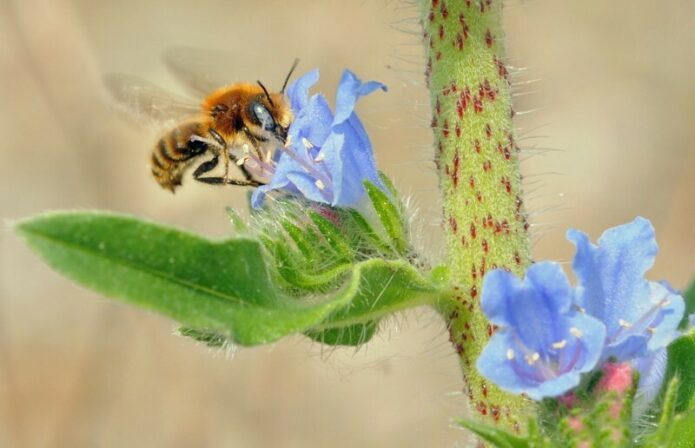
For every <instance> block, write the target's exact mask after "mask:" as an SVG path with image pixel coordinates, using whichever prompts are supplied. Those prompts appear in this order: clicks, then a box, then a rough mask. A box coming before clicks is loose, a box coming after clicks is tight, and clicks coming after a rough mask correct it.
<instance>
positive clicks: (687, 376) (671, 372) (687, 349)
mask: <svg viewBox="0 0 695 448" xmlns="http://www.w3.org/2000/svg"><path fill="white" fill-rule="evenodd" d="M693 366H695V331H691V332H689V333H687V334H685V335H683V336H681V337H680V338H678V339H676V340H675V341H673V342H672V343H671V345H669V346H668V366H667V368H666V376H665V380H664V384H669V382H670V381H671V379H672V378H678V381H679V383H680V385H679V387H678V392H677V394H676V398H675V400H676V401H675V411H676V412H683V411H684V410H685V409H686V408H687V406H688V403H689V402H690V401H691V399H692V398H693V393H695V368H693Z"/></svg>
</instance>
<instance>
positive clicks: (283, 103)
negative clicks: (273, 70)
mask: <svg viewBox="0 0 695 448" xmlns="http://www.w3.org/2000/svg"><path fill="white" fill-rule="evenodd" d="M270 98H271V99H272V104H271V103H270V101H268V99H267V98H266V96H265V93H264V92H263V89H262V88H261V86H259V85H258V84H251V83H236V84H230V85H229V86H225V87H221V88H219V89H217V90H215V91H214V92H212V93H211V94H210V95H208V96H207V97H206V98H205V99H204V100H203V103H202V108H203V113H204V115H205V116H206V117H211V123H210V125H211V127H213V128H214V129H215V130H216V131H217V132H219V133H220V134H221V135H222V136H223V137H225V138H227V139H230V140H232V139H234V137H235V136H236V134H237V133H238V131H239V129H240V128H241V127H242V126H246V127H247V128H249V129H250V130H251V131H252V132H254V134H260V133H261V132H260V131H259V130H258V126H256V125H255V124H254V123H253V121H252V120H251V117H250V116H249V109H248V105H249V104H250V103H251V102H252V101H253V100H256V99H257V100H260V101H261V102H262V103H263V105H264V106H265V107H266V108H267V109H268V111H269V112H270V113H271V114H272V115H273V118H274V119H275V122H276V123H278V124H279V125H280V126H282V127H285V128H286V127H288V126H289V125H290V122H291V121H292V111H291V110H290V106H289V104H288V103H287V100H286V99H285V96H284V95H283V94H282V93H271V94H270Z"/></svg>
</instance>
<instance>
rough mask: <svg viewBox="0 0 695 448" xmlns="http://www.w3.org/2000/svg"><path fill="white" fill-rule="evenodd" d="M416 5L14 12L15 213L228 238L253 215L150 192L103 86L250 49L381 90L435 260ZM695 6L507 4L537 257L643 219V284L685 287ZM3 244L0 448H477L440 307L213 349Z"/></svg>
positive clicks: (204, 194)
mask: <svg viewBox="0 0 695 448" xmlns="http://www.w3.org/2000/svg"><path fill="white" fill-rule="evenodd" d="M415 16H416V12H415V10H414V8H413V7H412V5H410V4H409V3H406V2H398V1H387V0H379V1H372V2H366V1H358V0H356V1H337V0H330V1H321V2H318V1H317V2H309V1H291V2H288V1H264V2H253V1H241V0H224V1H223V0H210V1H201V2H191V1H190V0H187V1H183V0H147V1H145V0H122V1H119V2H107V1H94V0H52V1H49V0H2V1H0V42H1V44H0V98H1V100H0V151H1V154H2V160H1V161H0V182H2V187H1V188H0V203H1V207H2V218H3V219H4V220H5V222H6V223H11V222H12V220H15V219H18V218H21V217H26V216H29V215H32V214H36V213H39V212H41V211H43V210H48V209H64V208H103V209H112V210H118V211H121V212H127V213H131V214H137V215H140V216H146V217H148V218H151V219H155V220H157V221H161V222H165V223H170V224H174V225H178V226H180V227H183V228H187V229H191V230H195V231H198V232H202V233H204V234H207V235H211V236H219V237H221V236H224V235H225V234H227V233H228V231H229V229H228V224H227V222H226V220H225V215H224V212H223V208H224V206H226V205H232V206H235V207H237V208H243V207H244V192H243V191H242V190H235V189H223V188H212V187H205V186H202V185H196V184H194V183H192V182H190V181H189V182H188V183H187V185H184V188H182V189H181V190H180V191H179V192H178V193H177V194H176V195H175V196H174V195H171V194H170V193H168V192H166V191H164V190H162V189H160V188H159V187H158V186H157V185H156V184H155V183H154V182H153V181H152V179H151V178H150V177H149V169H148V166H147V162H146V161H147V155H148V151H149V150H150V145H151V144H152V142H153V141H154V140H153V138H154V135H153V134H152V132H151V131H150V130H147V129H144V130H143V129H138V128H135V127H132V126H131V125H130V124H129V123H128V122H126V121H124V120H123V119H122V118H121V117H120V116H119V115H118V114H116V113H115V112H113V110H112V108H111V106H110V105H109V103H108V99H107V95H106V94H105V92H104V91H103V90H102V87H101V84H100V78H101V75H102V74H103V73H105V72H126V73H132V74H137V75H139V76H142V77H145V78H148V79H150V80H152V81H154V82H156V83H158V84H161V85H164V86H167V87H169V88H172V89H176V88H177V85H176V84H175V83H174V81H173V78H172V77H171V76H170V75H169V74H168V73H167V72H166V69H165V68H164V66H163V64H162V63H161V61H160V58H159V56H160V55H161V53H162V51H163V50H164V49H166V48H167V47H171V46H175V45H193V46H198V47H208V48H226V49H230V50H232V51H236V50H240V49H242V48H245V49H246V51H248V52H251V53H256V54H260V55H262V56H264V58H265V59H266V60H268V61H270V62H271V64H277V68H276V74H275V78H274V79H273V80H267V81H268V83H270V84H273V83H275V85H276V84H277V83H279V82H280V80H281V79H282V77H283V76H284V74H285V72H286V70H287V68H288V64H289V62H290V61H291V60H292V58H293V57H294V56H297V57H300V58H301V59H302V66H301V69H304V70H306V69H308V68H311V67H313V66H318V67H320V68H321V69H322V81H321V84H320V87H321V88H322V89H323V90H324V91H325V92H326V93H331V94H332V92H333V87H334V86H335V84H336V82H337V80H338V77H339V75H340V72H341V70H342V69H343V67H350V68H352V69H353V70H355V71H356V72H357V73H358V74H360V75H361V76H363V77H364V78H371V79H378V80H381V81H383V82H385V83H386V84H388V85H389V87H390V91H389V93H388V94H387V95H383V94H375V95H373V96H372V97H370V98H368V99H366V100H364V102H363V103H361V105H360V110H361V115H362V117H363V119H364V120H365V122H366V124H367V126H368V128H369V130H370V132H371V135H372V138H373V143H374V146H375V149H376V153H377V158H378V159H379V161H380V163H381V166H382V167H383V169H384V170H385V171H386V172H387V173H388V174H390V175H391V176H392V177H393V178H394V179H395V181H396V184H397V185H398V186H399V187H400V188H401V189H402V190H403V191H404V192H406V193H407V194H409V195H410V196H412V198H413V201H414V204H415V206H416V207H417V208H419V213H420V218H421V220H422V222H423V224H422V225H421V226H419V227H418V229H417V234H418V237H419V238H420V240H419V244H420V245H421V246H422V247H428V249H427V251H428V253H429V255H430V256H432V257H437V256H438V255H439V254H438V253H437V252H438V250H439V249H436V248H438V247H441V246H439V241H438V239H437V235H438V233H439V230H438V225H439V224H438V220H437V218H436V216H438V210H439V206H438V205H437V191H436V179H435V176H434V172H433V168H432V164H431V163H429V160H430V158H431V149H430V147H429V144H430V141H431V134H430V130H429V129H428V128H427V123H428V121H429V120H428V110H427V107H426V104H427V102H428V99H427V98H428V97H427V92H426V91H425V90H424V88H423V87H422V85H421V81H422V75H421V74H422V71H423V66H422V57H421V48H420V46H419V43H418V40H417V37H416V36H414V35H412V34H408V31H413V30H417V26H416V23H415V22H414V20H413V19H414V17H415ZM694 17H695V2H692V1H690V0H681V1H678V0H669V1H660V2H655V1H650V0H639V1H637V0H619V1H612V2H605V1H602V0H585V1H582V2H559V1H556V0H537V1H529V2H523V3H522V2H519V1H512V2H509V3H508V8H507V11H506V29H507V42H508V48H509V56H510V63H511V65H513V66H515V67H519V68H524V69H525V71H524V72H523V75H522V76H520V77H518V79H519V81H521V82H524V83H525V84H522V85H520V86H518V88H517V93H518V94H519V95H518V96H517V97H516V98H517V105H516V108H517V110H519V111H523V110H529V109H538V110H536V111H534V112H532V113H528V114H520V115H519V119H518V121H517V125H518V126H519V128H520V130H519V135H520V137H523V139H522V143H523V144H524V146H525V148H527V151H526V152H525V153H524V161H523V169H524V173H525V175H526V187H527V191H528V192H529V197H530V199H529V201H528V202H527V203H528V205H529V209H530V211H531V213H532V214H533V219H532V221H533V223H534V227H533V235H534V241H535V249H534V251H535V256H536V258H538V259H541V258H543V259H548V258H549V259H556V260H561V261H567V260H569V259H570V257H571V256H572V247H571V245H570V244H569V243H567V242H566V241H565V239H564V231H565V229H566V228H567V227H570V226H574V227H578V228H581V229H584V230H586V231H589V232H590V233H591V234H592V236H593V237H594V238H596V237H597V236H598V234H599V233H600V231H601V230H603V229H605V228H607V227H609V226H613V225H617V224H620V223H624V222H627V221H629V220H631V219H632V218H633V217H634V216H635V215H638V214H640V215H644V216H646V217H648V218H650V219H651V220H652V222H653V223H654V225H655V226H656V228H657V235H658V239H659V242H660V246H661V254H660V257H659V258H658V260H657V265H656V266H655V268H654V269H653V270H652V272H651V273H650V276H651V278H652V279H659V278H668V279H669V280H670V281H671V283H672V284H673V285H674V286H676V287H684V286H685V285H686V284H687V283H688V281H689V280H690V278H691V276H692V275H693V273H694V272H695V269H693V268H694V267H695V265H694V263H693V253H694V252H695V236H693V232H692V228H693V224H695V209H694V207H693V204H692V199H691V198H692V195H693V193H695V180H694V177H693V176H692V172H693V170H694V169H695V126H693V123H694V117H695V85H694V81H693V80H694V79H695V19H694ZM235 63H236V64H238V65H240V66H242V67H245V68H246V69H248V68H249V67H248V63H246V64H245V61H244V60H239V61H236V62H235ZM271 66H272V65H271ZM231 67H232V70H233V69H234V68H233V67H234V64H232V65H231ZM231 76H234V73H231ZM535 80H540V81H539V82H533V81H535ZM264 81H266V80H265V79H264ZM1 237H2V240H1V244H2V265H1V266H2V284H1V286H2V289H1V290H0V293H1V294H2V296H1V297H0V447H97V446H98V447H121V446H147V447H189V446H205V447H231V446H234V447H237V446H238V447H322V446H334V447H354V446H368V447H400V448H404V447H425V446H433V447H440V446H441V447H458V446H467V444H468V443H469V442H467V441H466V439H465V435H464V433H463V432H462V431H461V430H458V429H456V428H454V426H453V425H452V424H451V422H450V418H452V417H456V416H457V415H460V414H461V413H463V412H464V401H463V398H462V397H461V395H460V394H459V393H458V391H459V389H460V379H459V374H458V366H457V362H456V359H455V357H454V356H453V351H452V350H451V349H450V347H449V345H448V343H447V341H446V335H445V331H444V328H443V325H442V323H441V322H440V321H439V320H438V318H437V317H436V316H435V315H433V314H432V313H431V312H429V311H427V310H417V311H414V312H411V313H408V314H406V315H404V316H400V317H398V318H397V319H393V320H392V321H390V322H388V323H387V324H386V325H384V328H383V330H382V332H381V335H380V336H379V337H377V338H376V339H375V340H374V341H373V342H371V343H370V344H368V345H367V346H366V347H363V348H361V349H360V350H358V351H355V350H352V349H336V350H328V351H326V350H322V349H321V347H320V346H317V345H316V344H314V343H311V342H309V341H307V340H305V339H303V338H301V337H295V338H290V339H288V340H286V341H283V342H281V343H277V344H275V345H273V346H270V347H262V348H256V349H245V350H240V351H238V352H236V354H232V353H223V352H216V351H209V350H207V349H206V348H204V347H202V346H200V345H197V344H195V343H193V342H191V341H189V340H186V339H183V338H180V337H177V336H174V335H173V334H172V332H173V329H174V328H175V325H174V324H173V323H172V322H170V321H168V320H166V319H164V318H161V317H158V316H155V315H151V314H147V313H144V312H141V311H139V310H135V309H131V308H129V307H126V306H123V305H121V304H117V303H112V302H109V301H107V300H105V299H103V298H101V297H99V296H97V295H96V294H94V293H91V292H89V291H86V290H84V289H82V288H79V287H77V286H74V285H72V284H70V283H69V282H67V281H66V280H65V279H63V278H61V277H59V276H58V275H57V274H54V273H53V272H51V271H50V270H49V269H48V268H47V267H45V266H44V265H42V264H41V263H40V262H39V261H38V260H37V259H36V258H35V257H34V256H33V255H32V254H31V253H30V252H29V251H28V250H27V249H26V248H25V247H24V246H23V245H22V244H21V243H20V242H19V241H18V240H17V238H16V237H15V236H14V235H12V233H11V231H10V230H9V229H7V228H6V229H5V230H4V231H3V232H2V234H1ZM433 248H434V249H433Z"/></svg>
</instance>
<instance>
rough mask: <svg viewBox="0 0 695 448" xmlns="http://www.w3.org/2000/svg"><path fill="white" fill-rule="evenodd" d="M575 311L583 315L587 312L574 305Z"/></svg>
mask: <svg viewBox="0 0 695 448" xmlns="http://www.w3.org/2000/svg"><path fill="white" fill-rule="evenodd" d="M574 309H575V310H577V311H578V312H580V313H582V314H586V310H585V309H584V308H582V307H581V306H579V305H577V304H575V305H574Z"/></svg>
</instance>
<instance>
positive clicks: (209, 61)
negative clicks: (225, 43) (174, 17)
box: [163, 47, 292, 96]
mask: <svg viewBox="0 0 695 448" xmlns="http://www.w3.org/2000/svg"><path fill="white" fill-rule="evenodd" d="M163 58H164V63H165V64H166V66H167V67H168V68H169V70H170V71H171V73H172V74H173V75H174V76H176V78H177V79H178V80H179V81H181V82H182V83H183V84H184V85H185V86H186V87H187V88H188V89H190V90H191V91H192V92H194V93H196V94H198V95H203V96H206V95H208V94H210V92H212V91H214V90H215V89H218V88H220V87H224V86H226V85H229V84H232V83H235V82H251V83H253V82H255V81H256V80H261V81H263V82H264V83H265V84H266V85H267V86H268V88H269V89H270V90H271V91H278V90H280V88H281V87H282V81H283V79H284V76H285V74H286V71H287V70H289V68H290V66H291V64H292V58H287V64H286V65H283V64H278V62H277V61H276V60H274V58H271V57H268V56H267V55H260V54H255V53H244V52H235V51H227V50H215V49H207V48H196V47H172V48H169V49H167V50H166V51H165V52H164V54H163Z"/></svg>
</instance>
